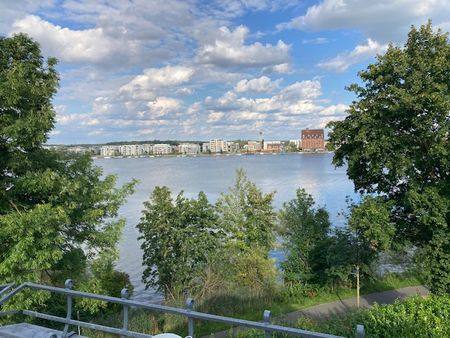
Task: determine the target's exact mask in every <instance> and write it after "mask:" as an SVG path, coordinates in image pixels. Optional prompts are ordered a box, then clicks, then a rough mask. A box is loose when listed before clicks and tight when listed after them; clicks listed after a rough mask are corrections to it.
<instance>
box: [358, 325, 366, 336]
mask: <svg viewBox="0 0 450 338" xmlns="http://www.w3.org/2000/svg"><path fill="white" fill-rule="evenodd" d="M364 337H365V332H364V325H360V324H358V325H356V338H364Z"/></svg>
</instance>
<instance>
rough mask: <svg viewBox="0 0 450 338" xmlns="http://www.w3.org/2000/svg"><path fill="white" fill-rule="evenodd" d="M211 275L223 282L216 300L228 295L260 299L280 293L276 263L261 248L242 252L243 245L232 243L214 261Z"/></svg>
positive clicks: (217, 292)
mask: <svg viewBox="0 0 450 338" xmlns="http://www.w3.org/2000/svg"><path fill="white" fill-rule="evenodd" d="M208 272H209V273H210V274H211V275H215V276H217V277H216V278H217V279H218V280H219V281H220V283H218V286H220V287H219V289H216V292H215V294H212V295H211V296H212V297H215V296H217V295H222V294H224V293H225V294H228V295H239V294H245V295H247V296H248V297H253V298H259V297H264V296H266V295H268V294H270V293H272V292H273V291H274V290H275V289H276V279H277V271H276V268H275V264H274V260H273V259H270V258H268V257H267V256H266V252H265V250H264V249H263V248H260V247H255V248H253V249H250V248H246V249H242V246H240V245H239V244H237V243H235V242H229V243H227V244H226V245H225V246H223V247H222V248H221V249H220V250H219V251H218V252H217V253H216V254H215V255H214V256H213V257H212V259H211V263H210V270H209V271H208ZM205 301H209V300H207V299H206V300H205Z"/></svg>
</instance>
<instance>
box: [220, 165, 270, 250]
mask: <svg viewBox="0 0 450 338" xmlns="http://www.w3.org/2000/svg"><path fill="white" fill-rule="evenodd" d="M274 195H275V193H274V192H271V193H268V194H263V193H262V192H261V190H260V189H258V187H257V186H256V184H255V183H253V182H250V181H249V180H248V178H247V176H246V174H245V171H244V170H243V169H238V170H237V171H236V178H235V181H234V184H233V186H231V187H230V188H229V192H228V194H222V195H221V196H220V198H219V200H218V201H217V204H216V207H217V211H218V213H219V221H220V227H221V229H223V230H224V231H225V232H226V234H227V236H228V240H231V241H235V242H237V243H239V245H240V246H241V247H242V248H243V249H245V248H250V249H253V248H254V247H259V248H261V249H263V250H264V252H265V255H267V254H268V252H269V250H270V249H272V247H273V244H274V241H275V236H274V228H275V216H276V215H275V212H274V210H273V204H272V203H273V197H274Z"/></svg>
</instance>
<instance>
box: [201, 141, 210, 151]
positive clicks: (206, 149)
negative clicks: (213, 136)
mask: <svg viewBox="0 0 450 338" xmlns="http://www.w3.org/2000/svg"><path fill="white" fill-rule="evenodd" d="M209 150H210V148H209V142H205V143H203V144H202V153H208V152H209Z"/></svg>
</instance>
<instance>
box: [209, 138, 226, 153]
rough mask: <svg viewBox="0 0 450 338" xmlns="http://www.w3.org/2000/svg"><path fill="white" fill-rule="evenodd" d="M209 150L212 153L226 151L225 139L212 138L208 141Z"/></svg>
mask: <svg viewBox="0 0 450 338" xmlns="http://www.w3.org/2000/svg"><path fill="white" fill-rule="evenodd" d="M209 150H210V151H211V152H212V153H226V152H228V144H227V141H225V140H222V139H214V140H210V141H209Z"/></svg>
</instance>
